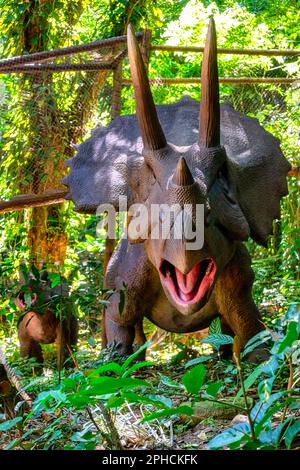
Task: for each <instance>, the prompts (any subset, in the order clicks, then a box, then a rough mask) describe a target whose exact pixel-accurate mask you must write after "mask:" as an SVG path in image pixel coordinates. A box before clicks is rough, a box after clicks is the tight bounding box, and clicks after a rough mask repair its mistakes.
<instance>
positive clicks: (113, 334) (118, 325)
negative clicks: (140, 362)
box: [105, 292, 135, 356]
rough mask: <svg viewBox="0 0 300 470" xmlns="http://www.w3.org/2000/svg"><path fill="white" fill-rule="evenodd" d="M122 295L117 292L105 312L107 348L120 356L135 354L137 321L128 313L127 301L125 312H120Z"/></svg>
mask: <svg viewBox="0 0 300 470" xmlns="http://www.w3.org/2000/svg"><path fill="white" fill-rule="evenodd" d="M119 306H120V294H119V293H118V292H116V293H115V294H113V295H112V296H111V298H110V304H109V306H108V307H107V309H106V312H105V332H106V339H107V347H108V348H110V347H113V349H114V350H116V351H117V352H118V354H119V355H120V356H127V355H130V354H132V352H133V342H134V338H135V321H134V320H133V319H132V318H131V316H130V314H128V312H127V307H126V301H125V307H124V309H123V312H120V309H119Z"/></svg>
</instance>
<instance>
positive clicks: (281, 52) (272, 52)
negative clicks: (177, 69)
mask: <svg viewBox="0 0 300 470" xmlns="http://www.w3.org/2000/svg"><path fill="white" fill-rule="evenodd" d="M150 50H151V51H161V52H195V53H202V52H203V51H204V47H197V46H167V45H166V46H163V45H161V46H160V45H153V46H151V48H150ZM218 54H228V55H237V54H238V55H261V56H286V57H288V56H293V57H294V56H298V55H300V49H228V48H225V47H219V48H218Z"/></svg>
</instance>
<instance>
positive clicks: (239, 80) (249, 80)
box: [122, 77, 300, 85]
mask: <svg viewBox="0 0 300 470" xmlns="http://www.w3.org/2000/svg"><path fill="white" fill-rule="evenodd" d="M149 81H150V83H151V85H180V84H187V85H190V84H196V83H197V84H201V78H197V77H193V78H150V79H149ZM219 82H220V83H236V84H243V85H244V84H253V83H282V84H284V83H286V84H292V83H296V82H300V77H295V78H291V77H219ZM122 83H123V85H132V81H131V80H128V79H124V80H123V81H122Z"/></svg>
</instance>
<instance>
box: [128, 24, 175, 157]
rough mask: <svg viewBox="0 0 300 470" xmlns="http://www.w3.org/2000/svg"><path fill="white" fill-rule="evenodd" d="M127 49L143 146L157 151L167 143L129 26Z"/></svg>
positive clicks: (136, 44) (141, 59) (129, 26)
mask: <svg viewBox="0 0 300 470" xmlns="http://www.w3.org/2000/svg"><path fill="white" fill-rule="evenodd" d="M127 47H128V57H129V63H130V69H131V77H132V82H133V87H134V93H135V101H136V114H137V117H138V122H139V126H140V131H141V135H142V139H143V144H144V147H145V148H146V149H149V150H158V149H161V148H163V147H165V146H166V144H167V142H166V139H165V136H164V133H163V130H162V128H161V125H160V122H159V120H158V116H157V112H156V108H155V105H154V101H153V97H152V94H151V90H150V84H149V80H148V77H147V72H146V69H145V65H144V61H143V58H142V55H141V52H140V49H139V46H138V43H137V40H136V37H135V33H134V30H133V27H132V26H131V25H130V24H129V25H128V28H127Z"/></svg>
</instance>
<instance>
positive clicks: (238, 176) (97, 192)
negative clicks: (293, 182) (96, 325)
mask: <svg viewBox="0 0 300 470" xmlns="http://www.w3.org/2000/svg"><path fill="white" fill-rule="evenodd" d="M128 55H129V61H130V66H131V74H132V81H133V85H134V90H135V97H136V104H137V114H136V116H135V115H134V116H121V117H119V118H117V119H115V120H114V121H113V122H112V123H111V124H110V125H109V126H107V127H104V128H101V129H96V130H95V131H94V132H93V135H92V137H91V138H90V139H88V140H87V141H86V142H84V143H83V144H81V145H80V146H79V149H78V153H77V155H76V156H75V158H73V159H72V160H71V161H69V166H70V168H71V172H70V173H69V175H68V176H67V177H66V178H65V180H64V183H65V184H66V185H67V186H68V187H69V191H70V194H69V198H70V199H72V200H73V201H74V203H75V208H76V210H78V211H80V212H90V213H94V212H96V210H97V208H98V206H99V205H101V204H104V203H105V204H107V203H109V204H111V205H112V206H113V207H114V208H115V209H116V210H119V209H120V196H122V197H126V198H127V201H128V205H129V206H131V207H130V208H129V219H128V240H126V239H123V240H121V241H120V243H119V245H118V247H117V249H116V251H115V253H114V255H113V257H112V259H111V261H110V263H109V265H108V269H107V279H106V284H107V286H108V287H111V288H114V289H116V291H117V292H116V293H115V294H114V295H113V296H112V297H111V299H110V301H111V302H110V305H109V306H108V308H107V311H106V314H105V326H106V336H107V342H108V344H112V343H115V344H117V345H118V346H119V349H120V351H121V352H122V353H126V354H127V353H130V352H131V351H132V344H133V342H134V339H135V337H136V339H137V340H138V343H142V342H143V341H144V340H145V337H144V334H143V331H142V328H141V325H142V320H143V318H144V317H147V318H149V319H150V320H151V321H152V322H153V323H155V324H156V325H157V326H159V327H161V328H163V329H165V330H167V331H174V332H178V333H182V332H192V331H197V330H200V329H202V328H206V327H207V326H208V325H209V323H210V322H211V320H212V319H213V318H215V317H216V316H217V315H221V319H222V324H223V327H224V331H226V332H227V333H228V332H230V333H233V334H236V335H238V336H239V337H240V340H241V343H242V344H245V342H246V341H247V340H248V339H250V338H251V337H252V336H253V335H254V334H256V333H257V332H258V331H260V330H261V329H262V328H263V325H262V323H261V321H260V319H259V312H258V309H257V307H256V306H255V304H254V302H253V299H252V295H251V290H252V284H253V277H254V276H253V272H252V270H251V262H250V257H249V255H248V253H247V250H246V248H245V247H244V246H243V243H242V242H243V241H245V240H247V239H248V238H249V237H251V238H252V239H254V240H255V241H256V242H257V243H259V244H262V245H266V243H267V238H268V236H269V234H270V233H271V232H272V222H273V220H274V219H275V218H279V216H280V199H281V197H282V196H284V195H286V194H287V184H286V175H287V172H288V170H289V168H290V165H289V163H288V162H287V160H286V159H285V158H284V156H283V154H282V152H281V149H280V145H279V141H278V140H277V139H276V138H275V137H273V136H272V135H271V134H270V133H268V132H266V131H265V130H264V129H263V128H262V127H261V126H260V124H259V122H258V121H257V120H256V119H253V118H250V117H248V116H244V115H242V114H241V113H238V112H236V111H235V110H234V109H233V108H232V107H231V106H230V105H221V106H220V105H219V94H218V70H217V54H216V34H215V27H214V22H213V20H211V21H210V26H209V30H208V35H207V42H206V46H205V51H204V58H203V64H202V100H201V104H200V111H199V103H197V102H196V101H195V100H192V99H191V98H188V97H185V98H183V99H182V100H180V101H179V102H178V103H175V104H169V105H161V106H157V107H155V105H154V103H153V99H152V95H151V91H150V86H149V82H148V79H147V75H146V72H145V68H144V65H143V61H142V58H141V54H140V51H139V47H138V44H137V42H136V39H135V36H134V34H133V32H132V29H131V28H130V27H129V30H128ZM141 205H142V206H143V208H141ZM185 206H189V208H190V212H189V213H186V214H184V213H183V212H182V211H181V209H182V208H184V207H185ZM200 206H201V210H202V212H201V214H202V222H203V223H202V225H201V226H199V225H198V224H197V220H198V219H197V217H198V212H197V210H198V208H199V207H200ZM133 207H134V209H132V208H133ZM153 207H158V211H159V212H158V213H157V214H158V218H157V219H155V218H154V216H153V212H152V209H153ZM166 207H167V208H169V207H176V209H174V212H173V213H172V215H171V216H170V219H168V220H169V222H170V224H169V225H170V226H169V228H168V230H167V236H162V235H161V234H162V233H163V230H164V222H165V220H166V219H167V218H168V215H167V210H166ZM103 210H107V209H103ZM180 211H181V212H180ZM141 213H143V214H144V215H143V218H141ZM182 213H183V217H187V219H182V218H181V219H180V218H179V216H180V215H181V216H182ZM199 214H200V212H199ZM178 220H179V222H178ZM182 220H188V222H189V224H190V227H191V228H192V229H193V231H192V234H194V235H193V236H195V237H196V240H197V236H198V235H199V233H200V232H201V234H202V235H203V239H202V243H201V244H200V245H199V246H198V245H197V247H195V244H194V245H193V243H190V242H191V240H193V237H190V236H189V233H186V232H184V233H182V235H181V237H179V238H178V237H177V236H176V234H177V228H178V223H181V222H182ZM180 221H181V222H180ZM132 227H133V228H134V229H135V230H131V228H132ZM194 229H195V230H194ZM157 230H158V231H157ZM155 233H156V235H157V233H159V234H160V236H154V234H155ZM165 235H166V234H165ZM124 285H126V295H125V305H124V309H123V312H122V313H121V314H120V312H119V299H120V293H119V292H118V291H120V290H121V289H123V286H124Z"/></svg>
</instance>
